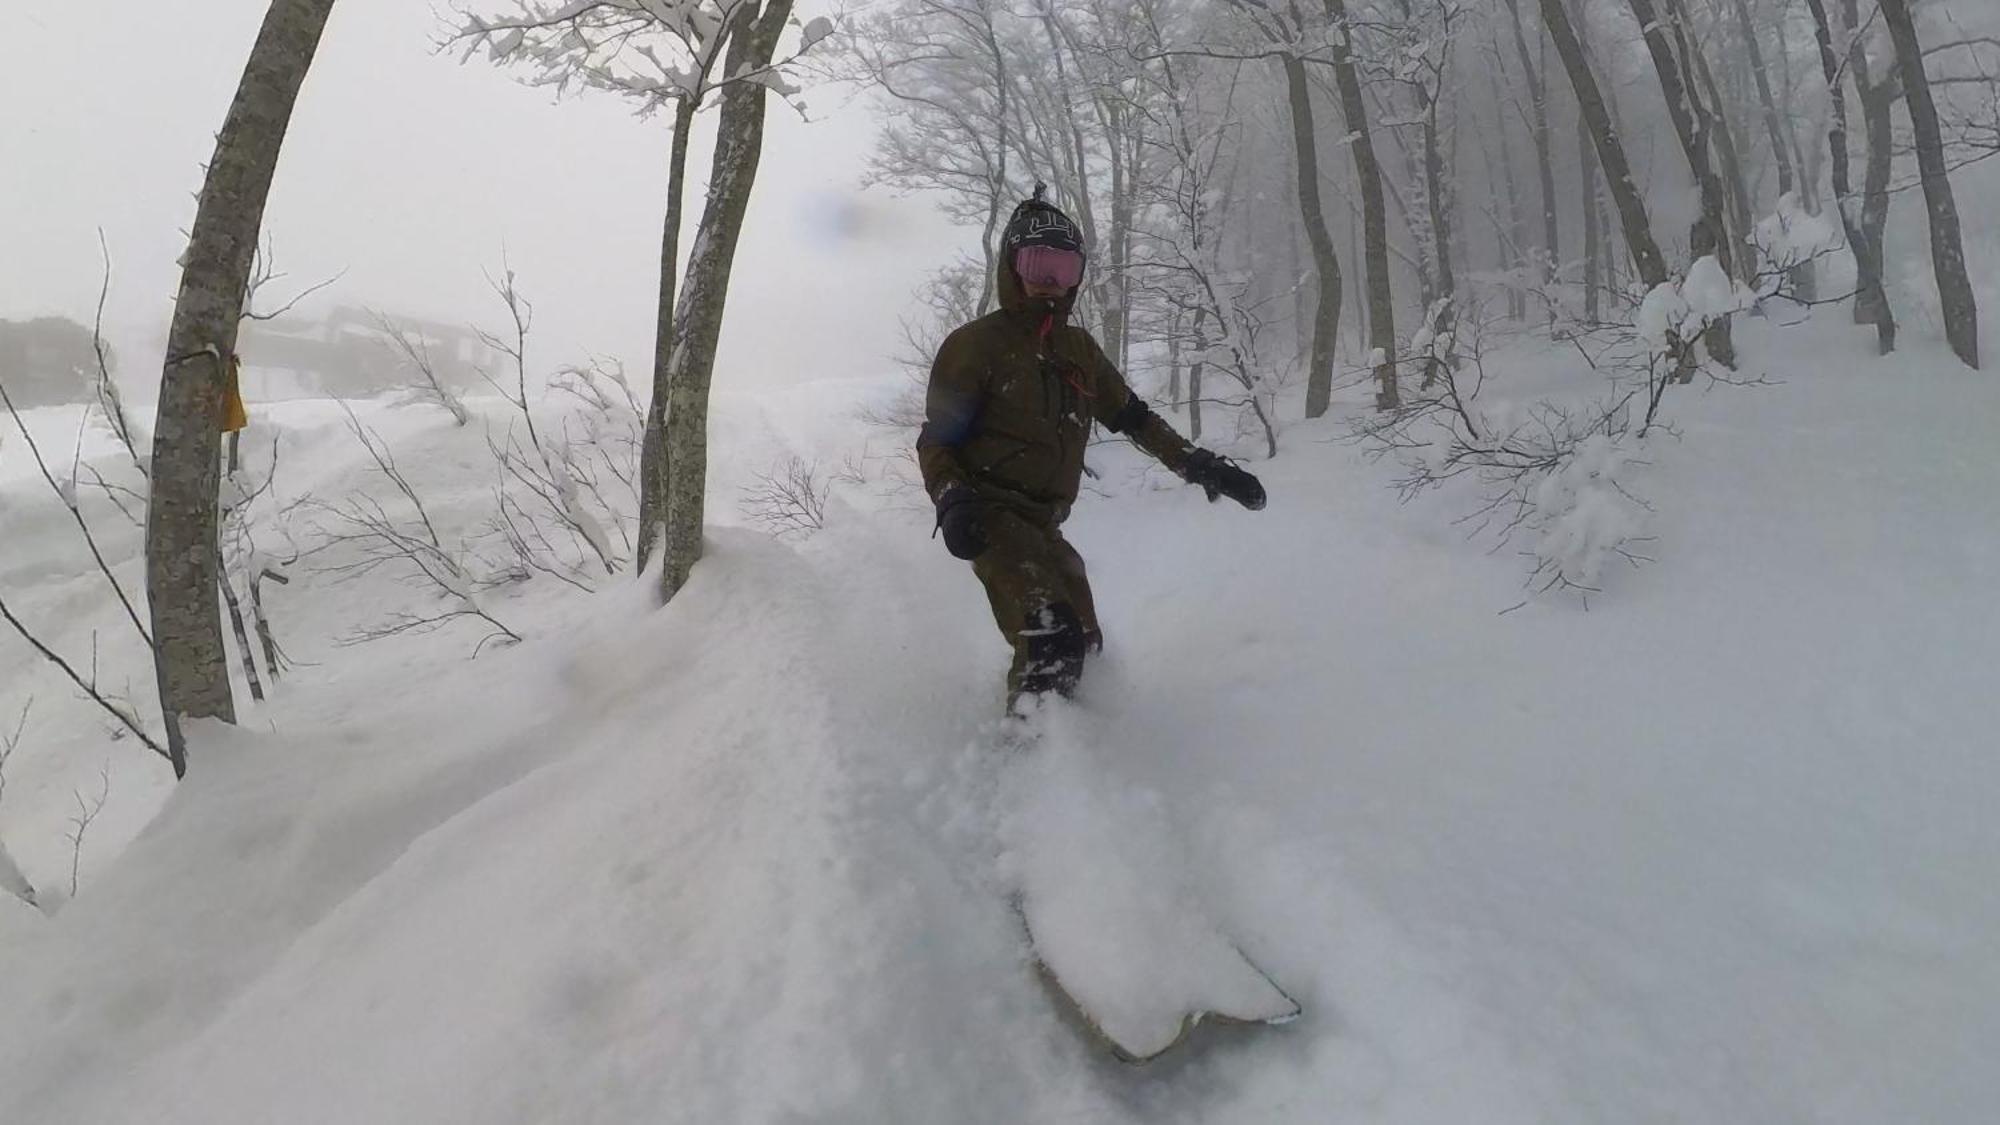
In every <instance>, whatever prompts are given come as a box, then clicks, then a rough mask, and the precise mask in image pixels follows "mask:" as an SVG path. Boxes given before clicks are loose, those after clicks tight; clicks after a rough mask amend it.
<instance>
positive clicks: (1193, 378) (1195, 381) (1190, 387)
mask: <svg viewBox="0 0 2000 1125" xmlns="http://www.w3.org/2000/svg"><path fill="white" fill-rule="evenodd" d="M1207 364H1208V310H1207V309H1205V308H1201V309H1196V310H1194V362H1193V363H1190V364H1188V382H1187V404H1188V440H1190V441H1200V440H1201V375H1202V370H1203V368H1205V367H1206V366H1207Z"/></svg>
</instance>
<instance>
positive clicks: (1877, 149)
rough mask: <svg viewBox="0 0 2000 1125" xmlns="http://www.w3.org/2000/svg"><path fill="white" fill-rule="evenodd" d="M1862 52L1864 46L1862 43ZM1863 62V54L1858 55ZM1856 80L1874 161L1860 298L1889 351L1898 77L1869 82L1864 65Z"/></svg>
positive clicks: (1866, 194)
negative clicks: (1891, 182) (1890, 241)
mask: <svg viewBox="0 0 2000 1125" xmlns="http://www.w3.org/2000/svg"><path fill="white" fill-rule="evenodd" d="M1856 50H1857V52H1858V51H1859V50H1860V48H1858V47H1857V48H1856ZM1856 61H1857V62H1859V60H1856ZM1854 80H1855V84H1856V86H1857V88H1858V89H1860V91H1861V117H1862V121H1863V123H1864V124H1865V126H1866V127H1867V131H1868V161H1867V167H1866V170H1865V171H1864V172H1863V179H1862V185H1861V248H1862V250H1863V252H1865V253H1866V254H1867V255H1868V267H1867V274H1866V280H1865V282H1864V283H1863V288H1862V290H1861V293H1860V294H1859V295H1858V296H1857V297H1856V298H1855V302H1854V315H1855V321H1856V323H1859V324H1873V325H1875V332H1876V335H1877V337H1878V340H1879V342H1880V343H1881V344H1882V346H1883V347H1884V348H1885V349H1886V350H1884V351H1883V353H1882V354H1884V355H1887V354H1888V353H1889V352H1890V351H1894V350H1895V346H1896V310H1895V308H1894V307H1893V306H1891V305H1890V304H1889V283H1888V274H1887V270H1888V256H1887V250H1886V247H1887V246H1888V234H1889V204H1890V203H1891V202H1893V197H1892V196H1890V194H1889V179H1890V177H1891V176H1892V175H1893V174H1894V172H1895V140H1896V134H1895V120H1894V119H1895V113H1896V95H1895V82H1894V81H1893V79H1884V80H1883V81H1882V82H1880V83H1879V84H1874V83H1871V84H1868V85H1866V86H1863V85H1862V83H1863V78H1862V73H1861V71H1860V70H1856V71H1855V72H1854Z"/></svg>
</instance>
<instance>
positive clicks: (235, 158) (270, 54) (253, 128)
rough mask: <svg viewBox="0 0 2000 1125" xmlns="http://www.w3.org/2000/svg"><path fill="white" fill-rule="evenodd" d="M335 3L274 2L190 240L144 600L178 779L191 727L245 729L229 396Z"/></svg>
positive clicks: (166, 389)
mask: <svg viewBox="0 0 2000 1125" xmlns="http://www.w3.org/2000/svg"><path fill="white" fill-rule="evenodd" d="M332 10H333V0H272V3H271V6H270V8H269V9H268V11H267V12H266V13H265V16H264V24H263V28H262V30H261V31H260V32H259V33H258V36H257V42H256V45H255V46H254V47H252V48H251V52H250V60H249V62H248V64H247V65H246V66H245V68H244V71H243V77H242V79H241V81H240V82H239V83H238V85H237V89H236V97H235V100H234V101H233V102H232V103H231V105H230V108H229V114H228V116H227V117H226V118H225V119H224V121H223V125H222V132H221V133H220V135H219V136H218V137H217V139H216V146H215V155H214V157H213V158H212V159H211V160H210V161H209V166H208V175H207V179H206V181H205V182H204V184H203V185H202V191H201V197H200V203H199V205H198V207H197V209H196V212H195V221H194V230H193V234H192V236H191V237H190V238H189V239H188V248H187V254H186V257H185V259H184V262H185V266H184V268H183V271H182V274H181V287H180V294H179V296H178V298H177V299H176V301H175V305H174V319H173V325H172V327H171V329H170V330H169V332H168V336H167V358H166V364H165V368H164V371H163V373H162V376H161V380H160V405H159V415H158V421H157V422H156V424H155V425H154V434H155V440H154V443H153V470H152V473H151V480H152V503H151V505H150V508H149V511H148V518H147V528H146V592H147V601H148V603H149V605H150V606H151V610H152V617H153V632H154V635H155V638H156V645H157V647H156V660H155V663H156V665H157V668H158V676H159V682H160V705H161V709H162V711H163V713H164V714H165V716H166V723H167V738H168V746H169V750H170V754H171V757H172V760H173V766H174V773H175V775H176V776H182V775H184V774H185V773H186V772H187V753H186V748H185V744H184V742H183V740H182V738H181V735H180V720H181V719H182V718H183V717H208V718H218V719H222V720H224V721H225V722H229V721H234V719H235V714H236V712H235V703H234V700H233V699H232V698H231V695H230V687H229V669H228V663H227V661H228V656H227V652H226V646H225V645H224V642H223V638H222V622H221V617H220V614H219V613H218V611H217V606H216V588H217V587H216V581H217V575H216V573H215V565H216V556H215V542H216V503H215V501H216V483H217V478H218V475H219V462H220V456H219V454H220V449H219V444H220V438H221V432H220V426H219V425H218V421H219V419H220V417H221V410H222V403H223V393H224V389H225V386H226V381H227V378H228V372H229V367H230V361H231V357H233V356H234V355H235V353H236V334H237V328H238V325H239V323H240V321H241V318H242V311H243V300H244V294H245V292H246V287H247V284H248V282H249V278H250V266H251V259H252V258H253V257H254V255H255V253H256V248H257V236H258V232H259V230H260V229H261V228H262V226H263V217H264V200H265V197H266V195H267V194H268V193H269V191H270V187H271V178H272V175H273V173H274V172H275V171H276V169H277V164H278V150H279V148H280V147H281V145H282V144H283V142H284V139H285V131H286V127H287V125H288V124H289V123H290V120H291V113H292V106H293V104H294V103H295V102H296V100H297V98H298V92H299V88H300V86H302V85H303V84H304V82H305V77H306V71H307V70H308V69H309V68H310V67H311V65H312V60H313V55H314V53H315V52H316V51H317V49H318V47H319V41H320V35H321V33H322V32H323V31H324V30H325V28H326V21H327V17H328V16H329V15H330V14H331V13H332Z"/></svg>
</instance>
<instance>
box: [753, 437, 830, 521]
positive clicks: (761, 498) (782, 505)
mask: <svg viewBox="0 0 2000 1125" xmlns="http://www.w3.org/2000/svg"><path fill="white" fill-rule="evenodd" d="M831 487H832V485H831V483H830V482H829V481H827V480H825V479H823V478H822V477H821V476H820V474H819V466H818V465H817V464H815V463H813V462H809V461H807V460H805V459H804V458H802V457H799V456H796V455H794V456H791V457H787V458H786V459H785V461H784V463H783V464H781V465H779V466H777V467H775V468H773V469H772V470H771V471H769V472H764V473H758V474H757V479H756V483H754V484H750V485H746V486H745V487H744V489H743V497H742V501H741V506H742V509H743V513H744V514H745V515H747V516H749V517H750V519H751V520H752V521H753V522H755V523H757V524H759V525H761V526H762V527H763V528H764V529H765V530H766V531H769V532H770V533H771V534H772V535H774V536H776V537H777V538H780V539H783V538H785V537H786V536H792V535H797V536H806V535H811V534H812V533H813V532H815V531H818V530H820V529H821V528H823V527H825V526H826V500H827V496H828V494H829V491H830V489H831Z"/></svg>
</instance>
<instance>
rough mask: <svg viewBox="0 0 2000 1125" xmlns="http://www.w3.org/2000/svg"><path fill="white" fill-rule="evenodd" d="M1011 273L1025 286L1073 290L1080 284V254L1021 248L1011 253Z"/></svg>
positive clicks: (1081, 275)
mask: <svg viewBox="0 0 2000 1125" xmlns="http://www.w3.org/2000/svg"><path fill="white" fill-rule="evenodd" d="M1014 272H1015V273H1016V274H1019V275H1020V278H1021V283H1022V284H1024V285H1055V286H1060V287H1061V288H1064V289H1074V288H1076V287H1077V285H1078V283H1080V282H1082V281H1083V255H1082V254H1079V253H1077V252H1076V251H1074V250H1059V249H1057V248H1056V247H1054V246H1023V247H1021V248H1020V249H1019V250H1016V251H1014Z"/></svg>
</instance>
